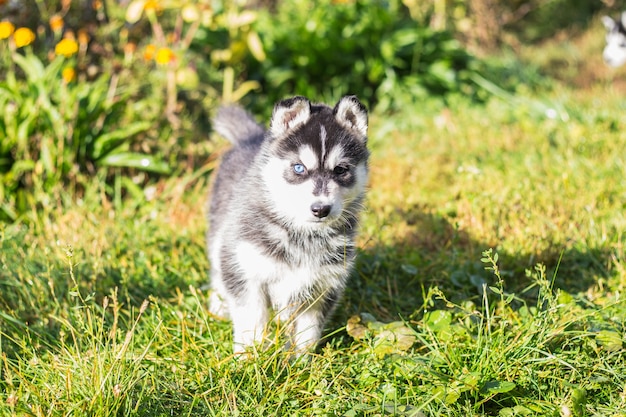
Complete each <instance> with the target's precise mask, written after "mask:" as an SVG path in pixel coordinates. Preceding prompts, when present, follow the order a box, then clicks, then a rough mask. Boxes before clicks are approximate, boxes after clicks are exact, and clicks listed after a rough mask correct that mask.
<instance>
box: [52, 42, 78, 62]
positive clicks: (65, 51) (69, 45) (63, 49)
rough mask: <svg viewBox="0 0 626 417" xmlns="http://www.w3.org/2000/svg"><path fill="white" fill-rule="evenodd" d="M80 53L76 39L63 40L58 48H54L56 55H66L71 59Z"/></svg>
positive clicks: (58, 44)
mask: <svg viewBox="0 0 626 417" xmlns="http://www.w3.org/2000/svg"><path fill="white" fill-rule="evenodd" d="M76 52H78V44H77V43H76V41H75V40H74V39H67V38H65V39H61V41H60V42H59V43H57V46H55V47H54V53H55V54H57V55H64V56H65V57H66V58H69V57H71V56H72V55H74V54H75V53H76Z"/></svg>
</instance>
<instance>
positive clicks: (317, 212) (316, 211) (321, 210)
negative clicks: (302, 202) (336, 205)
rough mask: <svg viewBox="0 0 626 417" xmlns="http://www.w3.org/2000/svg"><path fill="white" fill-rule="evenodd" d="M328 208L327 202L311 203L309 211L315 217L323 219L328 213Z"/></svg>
mask: <svg viewBox="0 0 626 417" xmlns="http://www.w3.org/2000/svg"><path fill="white" fill-rule="evenodd" d="M330 208H331V207H330V205H329V204H323V203H313V204H311V213H313V215H314V216H315V217H319V218H320V219H323V218H324V217H326V216H328V214H329V213H330Z"/></svg>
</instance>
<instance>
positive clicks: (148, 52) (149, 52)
mask: <svg viewBox="0 0 626 417" xmlns="http://www.w3.org/2000/svg"><path fill="white" fill-rule="evenodd" d="M156 50H157V48H156V46H154V45H153V44H149V45H147V46H146V49H145V50H144V51H143V59H145V60H146V61H152V59H153V58H154V55H155V54H156Z"/></svg>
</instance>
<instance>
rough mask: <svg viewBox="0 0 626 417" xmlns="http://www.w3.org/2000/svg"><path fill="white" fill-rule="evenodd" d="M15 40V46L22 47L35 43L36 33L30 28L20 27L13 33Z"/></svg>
mask: <svg viewBox="0 0 626 417" xmlns="http://www.w3.org/2000/svg"><path fill="white" fill-rule="evenodd" d="M13 40H14V41H15V46H16V47H18V48H21V47H22V46H26V45H30V44H31V43H33V41H34V40H35V33H34V32H33V31H32V30H30V29H29V28H19V29H17V30H16V31H15V32H14V33H13Z"/></svg>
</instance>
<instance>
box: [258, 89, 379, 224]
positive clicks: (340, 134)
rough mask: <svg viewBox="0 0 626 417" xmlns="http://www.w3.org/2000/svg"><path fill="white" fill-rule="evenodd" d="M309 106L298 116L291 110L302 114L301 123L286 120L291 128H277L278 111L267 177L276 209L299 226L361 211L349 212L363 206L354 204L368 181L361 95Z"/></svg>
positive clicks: (267, 187) (325, 222) (343, 216)
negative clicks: (289, 122)
mask: <svg viewBox="0 0 626 417" xmlns="http://www.w3.org/2000/svg"><path fill="white" fill-rule="evenodd" d="M302 104H303V103H301V102H300V103H296V104H295V106H296V108H297V106H298V105H302ZM304 104H305V107H304V110H302V109H300V112H298V111H296V114H295V116H294V115H293V114H286V117H287V119H288V120H294V119H298V118H299V122H298V123H297V125H296V126H289V124H288V123H286V124H283V126H287V128H286V129H282V128H281V127H278V128H277V127H276V123H277V122H276V117H277V112H278V114H279V116H280V109H279V110H278V111H276V110H275V115H274V118H273V119H272V128H271V130H270V131H271V132H272V134H273V135H274V138H273V141H272V144H271V145H272V146H271V152H269V153H268V160H267V163H266V165H265V168H264V172H263V178H264V182H265V187H266V190H267V192H268V195H269V196H270V198H271V200H272V205H273V210H274V211H275V213H277V214H279V216H280V217H282V218H283V219H285V220H287V221H289V222H290V223H292V224H293V225H295V226H299V227H304V228H317V227H323V226H325V225H331V224H333V223H335V222H338V221H345V218H346V215H348V214H352V215H356V213H348V212H347V211H349V210H351V211H356V210H357V209H358V205H356V204H353V203H355V202H357V200H359V202H360V198H361V197H362V195H363V193H364V191H365V187H366V184H367V174H368V169H367V160H368V151H367V147H366V129H367V124H366V123H367V119H366V114H365V113H364V108H363V107H362V105H361V104H360V103H359V102H358V101H356V98H344V99H342V101H340V102H339V103H338V104H337V106H336V107H335V109H331V108H329V107H326V106H317V107H313V108H311V107H310V104H308V101H307V102H305V103H304ZM307 104H308V106H306V105H307ZM279 105H280V104H279ZM311 110H312V111H311ZM283 116H285V115H283ZM357 117H360V119H358V118H357ZM359 123H360V124H359Z"/></svg>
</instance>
